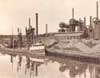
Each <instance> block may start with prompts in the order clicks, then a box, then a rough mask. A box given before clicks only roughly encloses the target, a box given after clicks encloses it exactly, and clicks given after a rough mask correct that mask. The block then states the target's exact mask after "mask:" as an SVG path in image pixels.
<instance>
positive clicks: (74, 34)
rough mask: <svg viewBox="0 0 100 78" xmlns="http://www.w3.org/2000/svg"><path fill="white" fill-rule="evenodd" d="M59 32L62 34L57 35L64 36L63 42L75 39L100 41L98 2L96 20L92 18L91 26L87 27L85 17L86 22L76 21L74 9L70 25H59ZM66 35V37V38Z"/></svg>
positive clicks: (63, 23)
mask: <svg viewBox="0 0 100 78" xmlns="http://www.w3.org/2000/svg"><path fill="white" fill-rule="evenodd" d="M59 28H60V29H59V30H58V32H59V33H60V34H57V35H56V36H57V38H58V35H59V37H60V36H62V40H65V39H66V40H74V39H84V38H87V39H94V40H99V39H100V20H99V17H98V2H97V3H96V18H92V16H90V25H88V26H87V25H86V18H85V17H84V20H81V19H79V20H76V19H75V18H74V8H72V18H71V19H70V20H69V24H66V23H65V22H61V23H60V24H59ZM61 33H62V35H61ZM65 34H66V36H65Z"/></svg>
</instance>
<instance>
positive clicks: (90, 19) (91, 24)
mask: <svg viewBox="0 0 100 78" xmlns="http://www.w3.org/2000/svg"><path fill="white" fill-rule="evenodd" d="M90 26H92V16H90Z"/></svg>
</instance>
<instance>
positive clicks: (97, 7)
mask: <svg viewBox="0 0 100 78" xmlns="http://www.w3.org/2000/svg"><path fill="white" fill-rule="evenodd" d="M98 4H99V3H98V1H97V2H96V16H97V19H98V12H99V11H98V9H99V6H98Z"/></svg>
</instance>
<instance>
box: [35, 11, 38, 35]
mask: <svg viewBox="0 0 100 78" xmlns="http://www.w3.org/2000/svg"><path fill="white" fill-rule="evenodd" d="M35 15H36V36H38V13H36V14H35Z"/></svg>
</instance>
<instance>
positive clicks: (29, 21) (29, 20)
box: [28, 18, 31, 28]
mask: <svg viewBox="0 0 100 78" xmlns="http://www.w3.org/2000/svg"><path fill="white" fill-rule="evenodd" d="M28 23H29V28H31V18H29V19H28Z"/></svg>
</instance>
